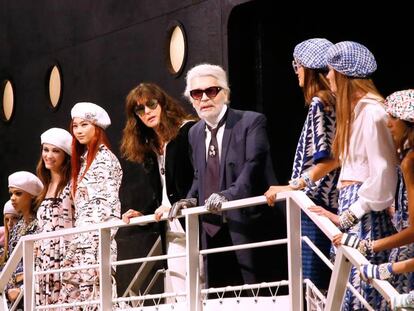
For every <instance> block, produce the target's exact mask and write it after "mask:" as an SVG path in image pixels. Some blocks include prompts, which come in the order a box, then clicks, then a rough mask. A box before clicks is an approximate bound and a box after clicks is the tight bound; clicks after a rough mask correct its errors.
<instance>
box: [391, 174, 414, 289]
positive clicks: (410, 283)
mask: <svg viewBox="0 0 414 311" xmlns="http://www.w3.org/2000/svg"><path fill="white" fill-rule="evenodd" d="M394 220H395V227H396V229H397V231H398V232H400V231H402V230H404V229H405V228H407V227H408V222H409V219H408V199H407V188H406V186H405V182H404V178H403V175H402V172H401V168H400V167H398V188H397V193H396V198H395V216H394ZM411 258H414V243H411V244H408V245H403V246H401V247H397V248H394V249H392V251H391V254H390V258H389V262H397V261H403V260H406V259H411ZM390 282H391V284H392V285H393V286H394V287H395V289H396V290H397V291H398V292H399V293H400V294H404V293H408V292H410V291H412V290H414V273H413V272H410V273H404V274H396V275H394V277H393V278H392V279H391V280H390Z"/></svg>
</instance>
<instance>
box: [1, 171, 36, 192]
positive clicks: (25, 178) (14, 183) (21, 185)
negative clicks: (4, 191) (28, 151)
mask: <svg viewBox="0 0 414 311" xmlns="http://www.w3.org/2000/svg"><path fill="white" fill-rule="evenodd" d="M10 187H13V188H18V189H21V190H23V191H26V192H27V193H30V194H31V195H35V196H36V195H39V194H40V192H42V190H43V184H42V182H41V181H40V179H39V178H37V176H36V175H34V174H32V173H30V172H26V171H19V172H16V173H13V174H11V175H10V176H9V188H10Z"/></svg>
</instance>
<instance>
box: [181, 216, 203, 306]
mask: <svg viewBox="0 0 414 311" xmlns="http://www.w3.org/2000/svg"><path fill="white" fill-rule="evenodd" d="M185 221H186V228H185V232H186V240H187V247H186V252H187V256H186V261H187V283H186V287H187V288H186V289H187V310H188V311H201V310H202V306H201V299H200V291H201V288H200V282H199V275H200V261H199V257H200V246H199V237H198V236H199V233H198V232H199V231H198V226H199V223H198V215H197V214H195V215H186V216H185Z"/></svg>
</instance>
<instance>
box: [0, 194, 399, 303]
mask: <svg viewBox="0 0 414 311" xmlns="http://www.w3.org/2000/svg"><path fill="white" fill-rule="evenodd" d="M284 200H286V214H287V233H288V236H287V239H282V240H274V241H266V242H261V243H251V244H249V245H248V246H245V245H236V246H231V247H222V248H218V249H208V250H202V251H200V250H199V237H198V232H199V230H198V228H199V222H198V215H200V214H205V213H208V212H207V210H206V209H205V208H204V207H203V206H200V207H195V208H190V209H184V210H182V211H181V212H182V216H183V217H185V218H186V238H187V248H186V254H177V255H175V257H181V256H186V258H187V275H188V277H187V289H188V290H187V293H186V294H187V310H191V311H201V310H203V307H202V299H201V298H202V295H205V294H206V293H210V292H211V289H206V290H202V289H201V288H200V282H199V278H198V276H199V269H200V267H199V256H200V255H205V254H208V253H213V252H219V251H229V250H237V249H243V248H246V247H262V246H269V245H276V244H280V243H283V242H284V243H285V242H286V241H287V244H288V263H289V264H288V275H289V280H288V281H287V282H286V281H281V282H274V283H275V284H273V285H275V286H280V285H284V284H288V286H289V301H290V310H292V311H298V310H303V299H302V297H303V292H302V291H303V289H302V288H303V287H302V284H303V282H302V262H301V260H302V256H301V243H302V237H301V231H300V227H301V221H300V213H301V210H302V211H304V212H305V213H306V214H307V216H309V218H310V219H311V220H312V221H313V222H314V223H315V224H316V225H317V226H318V227H319V228H320V229H321V230H322V232H323V233H324V234H325V235H326V236H327V237H328V238H329V239H331V240H332V237H333V236H334V235H336V234H337V233H340V231H339V230H338V228H337V227H336V226H335V225H334V224H333V223H332V222H331V221H330V220H328V218H326V217H323V216H319V215H317V214H314V213H312V212H310V211H309V210H308V209H307V208H308V207H310V206H312V205H314V203H313V202H312V201H311V200H310V199H309V198H308V197H307V196H306V195H305V194H304V193H303V192H301V191H290V192H284V193H280V194H279V195H278V201H284ZM265 203H266V199H265V197H264V196H258V197H252V198H247V199H241V200H235V201H230V202H226V203H224V204H223V208H222V209H223V211H227V210H231V209H237V208H243V207H249V206H255V205H259V204H265ZM166 216H167V215H166V214H164V216H163V219H164V220H165V219H166ZM151 222H154V215H147V216H142V217H138V218H134V219H131V222H130V223H129V224H125V223H124V222H122V221H121V220H114V221H110V222H105V223H101V224H95V225H90V226H87V227H79V228H71V229H64V230H59V231H55V232H47V233H41V234H37V235H28V236H24V237H22V238H21V239H20V241H19V242H18V244H17V246H16V248H15V251H14V252H13V254H12V255H11V257H10V258H9V260H8V262H7V264H6V266H5V267H4V269H3V271H2V273H1V274H0V294H1V293H3V291H4V287H5V285H6V283H7V281H8V280H9V279H10V277H11V274H12V272H13V271H14V269H15V267H16V266H17V263H18V262H19V261H20V260H21V258H23V263H24V267H25V269H24V293H26V294H25V295H24V306H25V310H34V309H36V310H43V309H48V308H52V307H53V308H57V307H71V306H73V304H71V305H69V304H60V305H53V306H49V307H47V306H43V307H36V308H35V307H34V305H33V301H34V299H33V288H34V286H33V281H34V276H36V275H40V274H43V273H39V272H35V273H33V271H34V260H33V245H34V242H35V241H36V240H40V239H51V238H56V237H60V236H65V235H75V234H78V233H83V232H90V231H98V232H99V241H100V243H99V258H98V262H99V263H100V264H96V265H88V266H82V267H76V268H64V269H57V270H53V272H54V273H61V272H65V271H75V270H81V269H87V268H97V269H99V277H100V282H99V283H100V298H99V300H96V301H86V302H78V303H76V304H75V305H77V306H84V305H89V304H97V303H99V304H100V306H101V309H102V310H110V309H111V308H112V304H113V303H116V302H118V303H119V302H125V301H133V300H142V299H145V298H148V299H159V298H166V297H171V296H176V295H177V294H176V293H175V294H174V293H164V294H157V295H145V297H142V296H141V297H123V298H116V299H113V297H112V288H111V265H113V266H117V265H125V264H131V263H138V262H150V261H155V260H160V259H167V258H173V256H166V255H162V256H154V257H146V258H140V259H128V260H120V261H115V262H110V231H111V229H113V228H121V227H128V226H134V225H143V224H147V223H151ZM298 229H299V230H298ZM304 240H305V241H306V238H305V237H304ZM307 242H309V241H307ZM365 263H368V261H367V260H366V258H365V257H364V256H362V255H361V254H360V253H359V252H358V251H357V250H355V249H352V248H350V247H346V246H345V247H344V246H342V247H340V248H339V249H338V251H337V255H336V261H335V266H334V269H333V274H332V277H331V282H330V286H329V291H328V297H327V299H326V307H325V310H339V309H340V306H341V303H342V299H343V296H344V294H345V289H346V286H347V280H348V278H349V272H350V269H351V265H355V266H357V267H358V266H360V265H361V264H365ZM49 272H50V271H49ZM372 284H373V286H374V287H375V288H376V289H377V290H378V291H379V292H380V293H381V294H382V295H383V296H384V297H385V299H387V300H388V301H392V298H393V297H395V296H396V295H398V293H397V291H396V290H395V289H394V288H393V287H392V286H391V285H390V284H389V283H388V282H386V281H378V280H373V282H372ZM260 286H261V285H260V284H259V285H258V286H256V288H260ZM226 289H228V287H227V288H226ZM215 290H218V289H215ZM235 290H237V289H235ZM209 291H210V292H209ZM179 295H182V293H179ZM3 296H4V295H3ZM1 299H2V297H1V296H0V300H1ZM3 299H5V298H4V297H3Z"/></svg>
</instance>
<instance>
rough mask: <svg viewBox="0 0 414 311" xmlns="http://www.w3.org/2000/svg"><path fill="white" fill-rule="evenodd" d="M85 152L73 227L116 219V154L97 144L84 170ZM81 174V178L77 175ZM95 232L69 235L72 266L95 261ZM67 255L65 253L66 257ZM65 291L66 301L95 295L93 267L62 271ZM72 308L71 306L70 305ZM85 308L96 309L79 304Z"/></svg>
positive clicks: (113, 250)
mask: <svg viewBox="0 0 414 311" xmlns="http://www.w3.org/2000/svg"><path fill="white" fill-rule="evenodd" d="M86 159H87V153H85V154H84V155H82V158H81V168H80V171H79V175H78V176H79V179H78V185H77V189H76V194H75V198H74V203H75V227H85V226H89V225H91V224H98V223H101V222H104V221H108V220H112V219H119V218H120V214H121V203H120V201H119V187H120V185H121V180H122V168H121V165H120V163H119V161H118V159H117V157H116V156H115V155H114V154H113V153H112V152H111V151H110V150H109V149H108V148H107V147H106V146H105V145H100V146H99V149H98V152H97V153H96V155H95V159H94V160H93V162H92V164H91V166H90V167H89V169H88V170H87V171H86V174H85V176H83V174H84V172H85V169H86ZM81 176H83V178H82V179H80V177H81ZM115 233H116V231H115V230H113V232H112V233H111V238H112V241H111V261H115V260H116V257H117V248H116V241H115V239H114V236H115ZM98 247H99V235H98V232H86V233H80V234H78V235H77V236H75V237H74V238H73V241H72V243H71V247H70V248H71V249H73V250H74V254H73V256H71V258H70V262H71V265H72V266H74V267H77V266H83V265H92V264H97V263H98V251H99V249H98ZM67 258H68V257H67ZM64 283H65V293H64V295H63V297H62V299H63V300H65V301H69V302H75V301H78V302H79V301H87V300H92V299H99V276H98V271H97V270H96V269H88V270H81V271H76V272H72V273H65V275H64ZM72 310H74V309H72ZM81 310H83V311H85V310H98V308H97V307H96V306H89V307H85V306H84V307H82V309H81Z"/></svg>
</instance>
